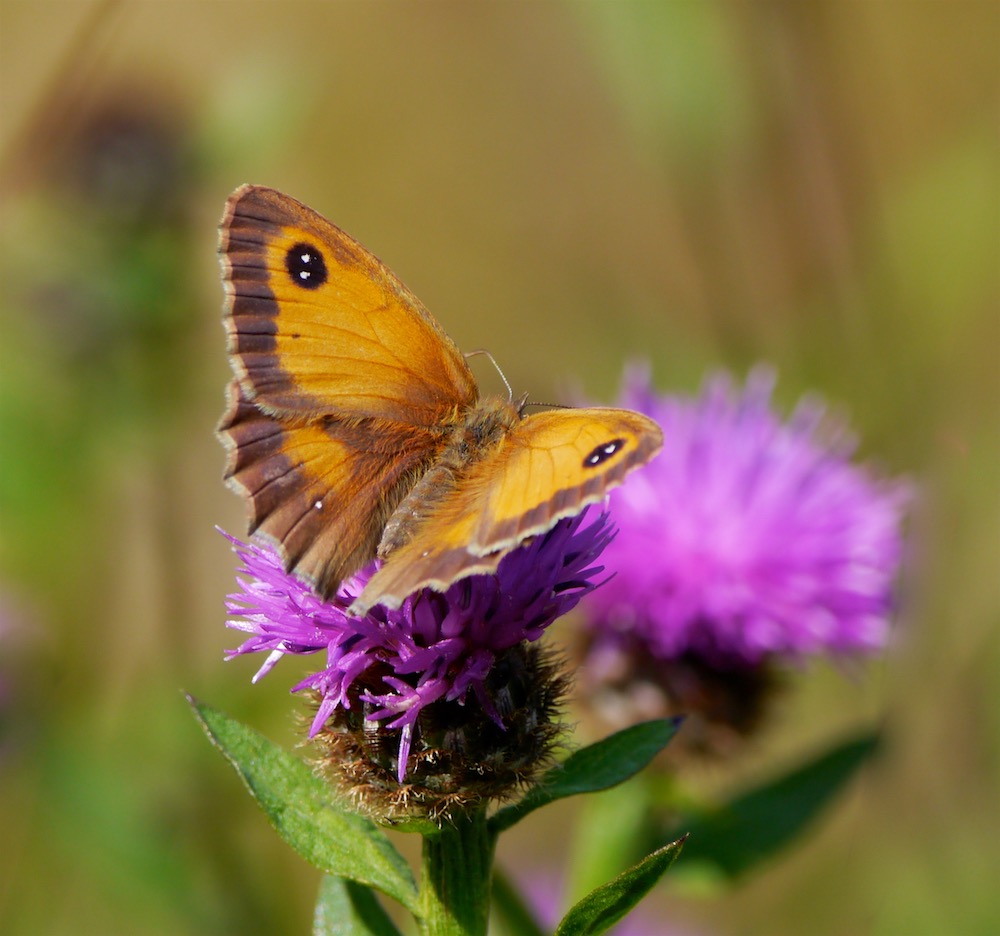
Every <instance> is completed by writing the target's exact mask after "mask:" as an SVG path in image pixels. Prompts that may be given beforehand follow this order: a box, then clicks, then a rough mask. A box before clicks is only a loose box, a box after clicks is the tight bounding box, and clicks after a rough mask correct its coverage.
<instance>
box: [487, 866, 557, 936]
mask: <svg viewBox="0 0 1000 936" xmlns="http://www.w3.org/2000/svg"><path fill="white" fill-rule="evenodd" d="M492 897H493V909H494V910H495V911H496V915H497V918H498V920H500V921H502V922H503V924H504V932H509V933H511V934H512V936H545V931H544V930H543V929H542V928H541V926H539V925H538V921H537V920H536V919H535V917H534V914H533V913H532V912H531V909H530V908H529V907H528V905H527V903H526V902H525V901H524V899H523V898H522V897H521V895H520V894H519V893H518V891H517V889H516V888H515V887H514V885H513V883H511V880H510V878H508V877H507V875H506V874H504V873H503V871H501V870H500V869H499V868H497V869H495V870H494V872H493V888H492Z"/></svg>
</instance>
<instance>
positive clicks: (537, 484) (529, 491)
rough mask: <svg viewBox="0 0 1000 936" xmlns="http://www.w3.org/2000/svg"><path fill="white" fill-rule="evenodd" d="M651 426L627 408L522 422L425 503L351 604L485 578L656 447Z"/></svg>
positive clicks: (358, 606)
mask: <svg viewBox="0 0 1000 936" xmlns="http://www.w3.org/2000/svg"><path fill="white" fill-rule="evenodd" d="M662 444H663V434H662V432H661V430H660V427H659V426H658V425H657V424H656V423H655V422H653V420H651V419H649V418H647V417H646V416H643V415H642V414H640V413H635V412H632V411H630V410H620V409H604V408H594V409H563V410H552V411H549V412H544V413H536V414H533V415H531V416H527V417H525V418H524V419H523V420H522V421H521V422H520V423H519V424H517V425H516V426H515V427H514V428H512V429H511V430H510V431H509V432H508V433H507V435H506V436H505V438H504V439H503V441H502V443H501V444H500V445H499V446H498V447H497V449H496V450H495V451H494V452H492V453H491V454H489V455H487V456H486V457H484V458H483V459H482V460H480V461H478V462H476V463H474V464H473V465H472V466H470V468H469V469H468V471H467V472H465V473H463V474H462V475H461V476H460V477H459V478H458V479H457V481H456V483H455V485H454V487H453V488H452V490H451V491H450V492H448V493H447V494H446V495H445V496H444V497H442V498H441V499H440V500H439V501H438V502H437V503H435V504H434V505H433V508H432V510H431V512H430V513H429V514H428V516H427V517H426V519H425V520H424V522H423V523H422V525H421V527H420V528H419V529H418V531H417V532H416V534H415V535H414V536H413V537H412V539H410V540H409V541H408V542H407V543H405V544H403V545H402V546H400V547H399V548H398V549H396V550H395V551H393V552H392V553H391V554H390V555H389V556H388V557H387V558H386V561H385V563H384V565H383V566H382V568H381V569H380V570H379V571H378V572H377V573H376V574H375V575H374V576H372V578H371V579H370V580H369V582H368V585H367V586H366V587H365V590H364V591H363V592H362V593H361V595H359V596H358V598H357V600H356V601H355V602H354V604H353V605H352V608H351V610H352V613H356V614H361V613H363V612H364V611H367V610H368V609H369V608H370V607H372V606H373V605H376V604H384V605H386V606H387V607H398V606H399V604H400V603H401V602H402V601H403V599H404V598H405V597H406V596H407V595H409V594H411V593H412V592H414V591H416V590H417V589H418V588H423V587H431V588H435V589H438V590H444V589H445V588H447V587H448V586H449V585H450V584H451V583H453V582H455V581H457V580H459V579H462V578H465V577H466V576H469V575H476V574H480V573H486V572H492V571H494V570H495V569H496V567H497V565H498V564H499V562H500V560H501V559H502V558H503V556H504V555H506V554H507V553H508V552H510V550H511V549H513V548H514V547H516V546H517V545H518V544H520V543H521V542H523V541H524V540H525V539H526V538H527V537H530V536H535V535H537V534H540V533H544V532H545V531H546V530H549V529H551V528H552V527H553V526H554V525H555V524H556V523H557V522H558V521H559V520H561V519H562V518H564V517H569V516H573V515H574V514H577V513H579V512H580V511H581V510H582V509H583V508H584V507H586V506H587V505H588V504H593V503H596V502H597V501H599V500H601V499H602V498H603V497H604V496H605V494H606V493H607V492H608V491H609V490H611V489H612V488H614V487H617V486H618V485H619V484H621V482H622V481H623V480H624V478H625V476H626V475H627V474H628V473H629V472H630V471H632V470H633V469H635V468H638V467H639V466H641V465H643V464H645V463H646V462H647V461H649V460H650V459H651V458H652V457H653V456H654V455H656V453H657V452H658V451H659V450H660V448H661V446H662Z"/></svg>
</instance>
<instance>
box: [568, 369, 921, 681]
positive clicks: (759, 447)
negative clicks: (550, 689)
mask: <svg viewBox="0 0 1000 936" xmlns="http://www.w3.org/2000/svg"><path fill="white" fill-rule="evenodd" d="M773 385H774V376H773V374H772V373H771V372H770V371H769V370H766V369H764V368H760V369H757V370H755V371H753V372H752V373H751V374H750V376H749V378H748V379H747V382H746V385H745V387H744V388H742V390H740V389H738V388H734V387H733V385H732V382H731V381H730V380H729V379H728V378H727V377H726V376H724V375H723V376H717V377H714V378H713V379H711V380H709V381H708V383H707V385H706V386H705V387H704V389H703V391H702V393H701V395H700V396H699V397H697V398H696V399H683V398H679V397H670V396H657V395H656V394H654V393H653V391H652V390H651V388H650V385H649V379H648V375H647V374H645V373H632V374H631V375H629V377H628V379H627V380H626V389H625V392H624V394H623V398H622V401H621V402H622V405H625V406H629V407H631V408H634V409H637V410H639V411H641V412H643V413H645V414H647V415H649V416H651V417H652V418H653V419H655V420H656V421H657V422H659V423H660V425H661V426H662V427H663V435H664V439H665V444H664V448H663V452H662V454H661V455H660V457H659V458H657V459H656V460H655V461H654V462H652V463H651V464H650V465H649V466H648V467H647V468H646V469H645V470H644V471H642V472H640V473H639V474H637V475H636V477H635V478H634V479H632V481H631V482H630V483H629V484H628V485H627V486H626V487H624V488H621V489H620V490H617V491H615V492H613V493H612V495H611V498H610V502H611V513H612V517H613V518H614V521H615V525H616V526H617V527H618V535H617V536H616V538H615V539H614V541H613V542H612V543H611V545H610V546H609V548H608V550H607V553H606V554H605V556H604V560H605V563H606V565H607V567H608V569H609V570H610V571H614V572H616V575H615V576H614V578H612V579H611V580H610V581H609V582H608V584H607V585H606V586H605V587H603V588H602V589H601V590H600V591H599V592H598V593H597V594H596V595H595V596H594V598H593V599H591V601H589V602H588V606H587V612H588V617H589V619H590V622H591V627H592V629H593V635H594V640H595V643H596V645H597V646H596V647H595V650H596V649H600V648H602V647H603V649H604V650H605V651H608V650H612V649H613V648H614V647H615V646H619V647H621V646H624V645H626V644H628V645H629V646H631V647H632V648H633V649H634V648H635V647H636V646H638V647H641V648H642V649H641V651H640V652H641V653H642V654H644V655H647V656H649V655H651V656H652V657H654V658H657V659H661V660H676V659H678V658H680V657H682V656H685V655H689V656H693V657H695V658H697V659H698V660H701V661H704V662H707V663H708V664H710V665H713V666H717V667H719V668H722V669H727V668H728V669H739V668H744V669H745V668H747V667H752V666H754V665H756V664H758V663H760V662H762V661H764V660H766V659H769V658H774V657H792V658H799V659H801V658H803V657H805V656H807V655H810V654H817V653H824V652H825V653H832V654H857V653H869V652H873V651H877V650H879V649H881V648H882V647H884V646H885V644H886V642H887V639H888V636H889V628H890V622H891V616H892V612H893V608H894V601H893V588H894V581H895V578H896V574H897V571H898V567H899V564H900V559H901V553H902V541H901V534H900V523H901V519H902V514H903V511H904V508H905V506H906V503H907V500H908V498H909V491H908V489H907V487H906V486H905V485H904V484H901V483H899V482H886V481H881V480H878V479H876V478H874V477H872V476H871V475H870V474H869V473H868V472H866V471H865V470H863V469H862V468H860V467H858V466H856V465H853V464H851V462H850V456H851V454H852V451H853V448H854V445H853V442H852V441H851V440H850V439H849V438H847V437H846V436H845V435H844V434H843V433H837V434H835V435H834V436H833V437H832V438H826V437H824V435H823V434H822V433H821V431H820V427H821V422H822V419H823V415H824V410H823V408H822V406H820V405H819V404H818V403H817V402H815V401H807V400H806V401H802V402H801V403H800V404H799V405H798V407H797V408H796V409H795V411H794V412H793V413H792V415H791V416H790V417H789V419H788V420H787V421H786V422H782V421H781V420H780V419H779V418H778V416H777V415H775V413H774V411H773V410H772V408H771V401H770V398H771V392H772V388H773ZM594 662H595V665H597V664H596V660H595V661H594Z"/></svg>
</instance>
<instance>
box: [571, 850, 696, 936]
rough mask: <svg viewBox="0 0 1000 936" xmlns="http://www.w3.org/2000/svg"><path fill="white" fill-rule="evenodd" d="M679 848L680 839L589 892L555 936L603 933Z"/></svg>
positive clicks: (642, 894) (642, 893) (645, 891)
mask: <svg viewBox="0 0 1000 936" xmlns="http://www.w3.org/2000/svg"><path fill="white" fill-rule="evenodd" d="M683 846H684V839H678V840H677V841H676V842H671V843H670V844H669V845H664V846H663V848H659V849H657V850H656V851H655V852H653V853H652V854H651V855H648V856H647V857H645V858H643V859H642V861H640V862H639V863H638V864H637V865H633V866H632V867H631V868H629V869H628V870H627V871H624V872H622V873H621V874H619V875H618V877H616V878H615V879H614V880H613V881H609V882H608V883H607V884H604V885H602V886H601V887H598V888H597V890H595V891H591V892H590V893H589V894H588V895H587V896H586V897H584V898H583V900H581V901H579V903H577V904H576V905H575V906H574V907H573V909H572V910H570V911H569V913H567V914H566V916H564V917H563V920H562V922H561V923H560V924H559V926H558V927H557V928H556V933H555V936H598V934H600V933H606V932H607V931H608V930H609V929H610V928H611V927H612V926H614V925H615V923H617V922H618V921H619V920H620V919H621V918H622V917H623V916H625V914H627V913H628V912H629V910H631V909H632V908H633V907H634V906H635V905H636V904H637V903H638V902H639V901H640V900H642V898H643V897H645V896H646V894H648V893H649V891H650V890H651V889H652V887H653V885H654V884H655V883H656V882H657V881H658V880H659V879H660V878H661V877H662V876H663V873H664V872H665V871H666V870H667V868H669V867H670V865H671V864H672V863H673V861H674V859H675V858H676V857H677V856H678V854H680V850H681V848H682V847H683Z"/></svg>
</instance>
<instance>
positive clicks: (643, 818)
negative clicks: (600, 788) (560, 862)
mask: <svg viewBox="0 0 1000 936" xmlns="http://www.w3.org/2000/svg"><path fill="white" fill-rule="evenodd" d="M645 781H646V775H643V776H639V777H633V778H632V780H630V781H629V782H628V783H624V784H621V785H620V786H617V787H615V788H614V789H612V790H605V791H604V792H602V793H600V794H598V795H597V796H588V797H587V799H586V800H585V802H584V803H583V804H582V808H581V809H580V810H579V812H578V813H577V816H576V820H575V822H574V826H573V833H572V839H571V842H570V847H569V859H568V862H567V863H568V867H569V871H568V875H567V888H566V893H567V895H568V897H569V900H572V901H576V900H579V899H580V898H581V897H582V896H583V895H584V894H587V893H589V892H590V891H592V890H593V889H594V888H595V887H597V886H598V885H599V884H603V883H604V882H605V881H608V880H610V879H611V878H613V877H614V876H615V875H616V874H618V872H619V871H621V870H622V868H627V867H628V866H629V865H630V864H632V863H633V862H635V861H637V860H638V859H639V858H640V857H641V856H642V855H645V854H646V853H647V852H649V851H652V848H644V846H645V845H646V844H647V840H648V837H649V823H650V816H651V815H655V812H653V808H652V807H653V803H652V798H651V795H650V784H649V783H647V782H645ZM656 844H657V845H658V844H660V843H659V842H657V843H656Z"/></svg>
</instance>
